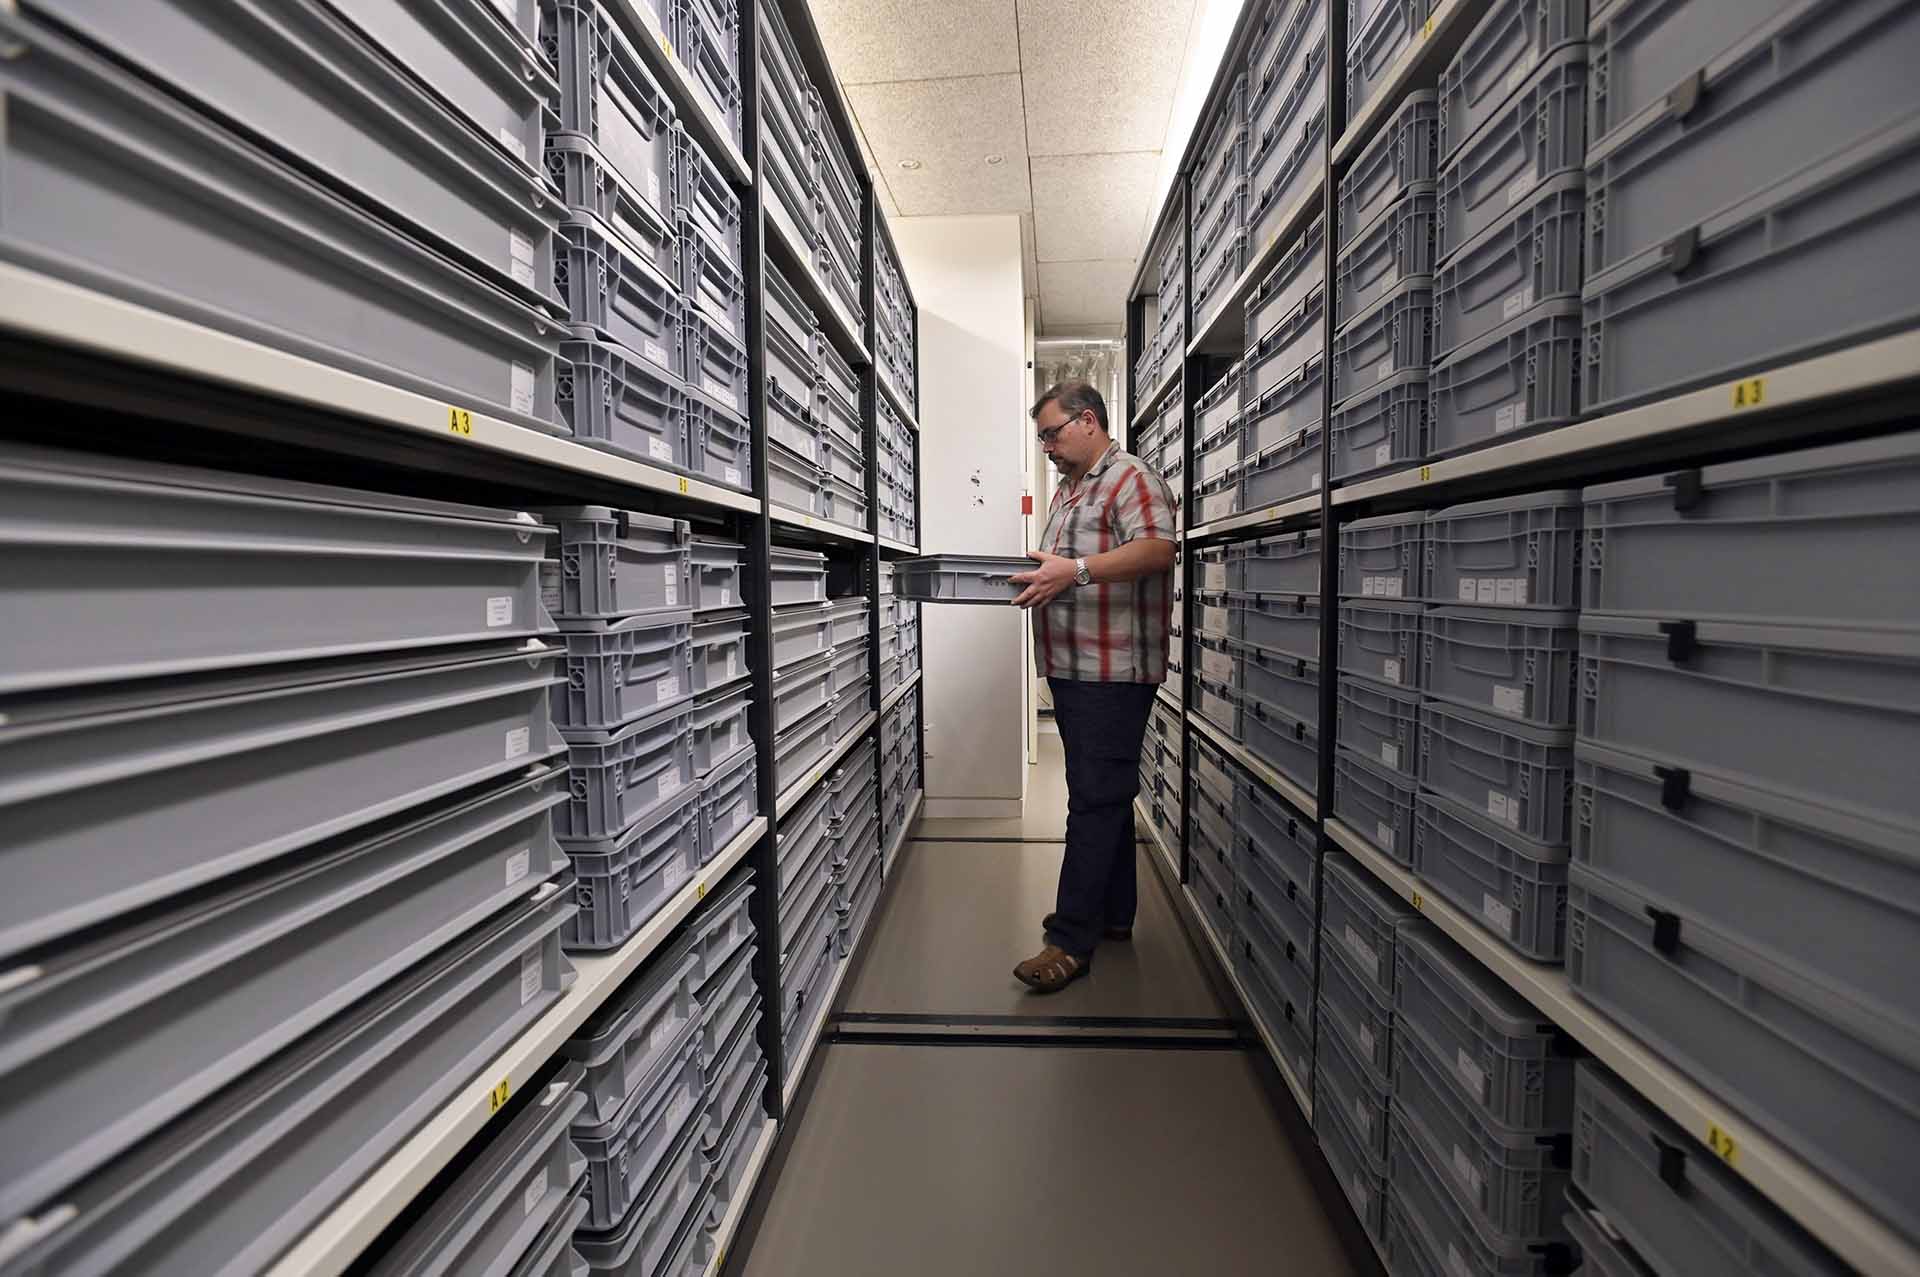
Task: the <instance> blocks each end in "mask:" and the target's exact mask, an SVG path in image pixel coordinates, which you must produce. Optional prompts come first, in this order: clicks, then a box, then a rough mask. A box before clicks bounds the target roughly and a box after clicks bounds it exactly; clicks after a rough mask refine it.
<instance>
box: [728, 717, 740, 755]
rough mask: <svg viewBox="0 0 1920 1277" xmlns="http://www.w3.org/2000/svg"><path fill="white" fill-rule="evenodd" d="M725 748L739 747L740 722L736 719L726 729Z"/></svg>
mask: <svg viewBox="0 0 1920 1277" xmlns="http://www.w3.org/2000/svg"><path fill="white" fill-rule="evenodd" d="M727 748H729V749H739V748H740V724H739V722H738V721H737V720H736V721H735V722H734V724H733V726H731V727H729V728H728V729H727Z"/></svg>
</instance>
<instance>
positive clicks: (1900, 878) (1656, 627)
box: [1567, 433, 1920, 1238]
mask: <svg viewBox="0 0 1920 1277" xmlns="http://www.w3.org/2000/svg"><path fill="white" fill-rule="evenodd" d="M1581 497H1582V499H1583V501H1584V509H1585V524H1586V536H1587V553H1586V562H1585V566H1584V568H1583V580H1584V609H1583V611H1582V612H1581V614H1580V633H1579V643H1580V682H1579V702H1578V710H1579V736H1578V742H1577V745H1576V750H1575V767H1576V775H1577V797H1576V801H1575V811H1576V813H1577V816H1578V819H1577V823H1576V826H1575V829H1574V867H1573V872H1572V877H1571V884H1570V887H1569V908H1570V912H1571V914H1572V922H1571V926H1570V929H1569V933H1570V941H1569V948H1568V954H1567V964H1568V974H1569V976H1570V978H1571V981H1572V984H1573V987H1574V990H1575V992H1576V993H1578V994H1579V995H1580V996H1582V997H1583V998H1585V999H1587V1000H1588V1001H1590V1002H1591V1003H1593V1005H1595V1006H1596V1007H1598V1008H1599V1009H1600V1010H1602V1011H1603V1012H1605V1013H1606V1014H1607V1015H1608V1016H1609V1017H1611V1018H1612V1019H1614V1020H1615V1021H1617V1022H1618V1023H1619V1024H1621V1025H1623V1026H1624V1027H1625V1028H1626V1029H1627V1030H1628V1031H1630V1032H1631V1033H1633V1034H1635V1035H1637V1036H1638V1037H1640V1038H1641V1039H1642V1040H1643V1041H1645V1042H1646V1043H1647V1045H1648V1046H1649V1047H1651V1048H1652V1049H1653V1050H1654V1051H1656V1052H1658V1053H1659V1054H1660V1055H1662V1056H1664V1057H1665V1058H1666V1059H1667V1060H1669V1061H1670V1062H1671V1063H1672V1064H1673V1066H1674V1067H1675V1068H1676V1069H1678V1070H1679V1071H1681V1072H1682V1073H1683V1074H1684V1075H1685V1076H1687V1077H1690V1078H1692V1079H1694V1080H1695V1081H1696V1082H1697V1083H1698V1084H1699V1085H1700V1086H1701V1087H1702V1088H1703V1089H1704V1090H1706V1091H1707V1092H1708V1093H1709V1094H1711V1095H1712V1096H1713V1097H1714V1098H1715V1099H1716V1100H1717V1101H1718V1102H1719V1103H1721V1104H1723V1105H1725V1106H1726V1107H1727V1109H1728V1110H1729V1111H1732V1112H1737V1113H1739V1114H1740V1115H1741V1116H1742V1117H1743V1118H1744V1119H1745V1120H1746V1121H1748V1122H1750V1123H1751V1124H1752V1125H1753V1126H1754V1127H1755V1128H1756V1129H1758V1130H1761V1131H1765V1132H1766V1133H1767V1134H1768V1135H1770V1136H1771V1137H1772V1138H1773V1139H1775V1140H1777V1141H1779V1142H1780V1143H1781V1144H1783V1145H1785V1146H1787V1147H1790V1148H1793V1149H1794V1150H1796V1151H1797V1152H1798V1153H1799V1155H1800V1156H1802V1157H1804V1158H1805V1159H1806V1160H1807V1162H1808V1163H1810V1164H1811V1165H1812V1166H1813V1167H1814V1168H1815V1169H1816V1170H1818V1171H1820V1172H1821V1173H1823V1174H1825V1175H1827V1176H1829V1177H1831V1178H1832V1180H1833V1181H1834V1183H1836V1184H1838V1185H1839V1186H1841V1187H1842V1188H1844V1189H1846V1190H1847V1191H1849V1192H1851V1193H1853V1194H1855V1195H1856V1196H1857V1197H1858V1198H1859V1200H1860V1201H1861V1202H1862V1203H1864V1204H1865V1205H1866V1206H1867V1207H1868V1209H1870V1210H1872V1211H1874V1212H1875V1213H1877V1214H1878V1215H1880V1216H1881V1217H1882V1218H1884V1219H1885V1220H1886V1221H1887V1222H1888V1223H1889V1224H1891V1225H1892V1226H1893V1227H1894V1228H1895V1229H1897V1230H1898V1231H1899V1232H1901V1233H1902V1234H1903V1235H1905V1236H1907V1237H1909V1238H1920V1206H1916V1203H1915V1199H1914V1195H1913V1194H1912V1192H1911V1191H1908V1187H1907V1186H1909V1185H1910V1183H1911V1176H1908V1175H1906V1174H1905V1172H1903V1171H1902V1170H1901V1169H1900V1156H1901V1153H1900V1150H1901V1149H1902V1148H1903V1147H1905V1144H1906V1140H1907V1138H1908V1137H1909V1136H1911V1135H1912V1134H1914V1129H1915V1119H1914V1115H1913V1112H1912V1110H1911V1107H1910V1106H1908V1105H1906V1104H1904V1103H1903V1102H1901V1101H1900V1100H1899V1099H1898V1098H1897V1097H1900V1096H1908V1095H1912V1094H1914V1093H1915V1092H1916V1088H1920V1047H1917V1046H1916V1043H1920V999H1916V997H1915V995H1914V990H1913V987H1912V982H1911V980H1910V979H1909V978H1908V975H1907V973H1906V972H1905V971H1904V970H1903V964H1901V963H1899V962H1893V963H1891V964H1889V963H1888V962H1887V961H1886V960H1885V959H1886V958H1887V955H1890V954H1893V953H1897V952H1901V951H1902V946H1903V945H1904V946H1907V947H1909V948H1910V942H1911V938H1912V936H1913V934H1914V926H1915V921H1916V911H1915V906H1914V899H1915V885H1916V882H1917V881H1920V875H1916V870H1915V866H1914V860H1913V856H1912V847H1913V830H1914V827H1915V824H1916V821H1920V801H1916V797H1915V792H1914V787H1913V785H1912V783H1911V779H1912V778H1911V770H1912V769H1911V768H1910V767H1909V766H1908V765H1907V760H1908V759H1909V758H1910V756H1911V752H1912V751H1911V745H1912V742H1913V741H1914V740H1915V739H1916V731H1917V730H1920V712H1917V711H1916V705H1920V619H1917V616H1916V609H1915V606H1914V600H1915V592H1914V590H1913V589H1912V588H1911V584H1912V582H1911V577H1912V570H1911V565H1912V563H1913V562H1914V561H1915V560H1914V554H1915V548H1916V546H1920V434H1914V433H1906V434H1899V435H1892V436H1886V437H1882V438H1878V439H1872V440H1866V441H1861V442H1855V443H1845V444H1838V445H1832V446H1828V447H1822V448H1816V449H1810V450H1803V451H1798V452H1791V453H1784V454H1776V455H1772V456H1765V457H1760V458H1757V459H1753V460H1748V461H1738V462H1729V463H1724V464H1719V465H1712V466H1707V467H1705V468H1703V469H1699V470H1683V471H1678V472H1675V473H1671V474H1666V475H1655V476H1650V477H1648V478H1645V479H1635V480H1626V481H1622V482H1619V483H1611V484H1604V485H1601V486H1598V487H1592V488H1588V489H1586V491H1585V492H1584V493H1582V494H1581ZM1865 563H1887V564H1898V565H1901V566H1900V567H1898V568H1897V569H1895V570H1894V575H1895V577H1896V578H1900V577H1902V576H1903V575H1904V578H1905V579H1904V581H1903V583H1902V584H1900V585H1899V586H1897V587H1896V588H1891V589H1888V588H1882V584H1883V583H1884V582H1885V581H1886V580H1887V578H1886V577H1885V575H1884V574H1883V573H1881V572H1879V571H1875V570H1866V571H1856V570H1854V568H1852V567H1848V566H1845V565H1859V564H1865ZM1729 987H1738V988H1741V989H1743V990H1746V991H1747V992H1746V993H1745V994H1744V995H1743V996H1742V997H1741V998H1739V999H1738V1000H1737V1001H1733V1002H1729V1001H1728V1000H1727V999H1726V997H1725V994H1724V993H1723V990H1724V989H1726V988H1729Z"/></svg>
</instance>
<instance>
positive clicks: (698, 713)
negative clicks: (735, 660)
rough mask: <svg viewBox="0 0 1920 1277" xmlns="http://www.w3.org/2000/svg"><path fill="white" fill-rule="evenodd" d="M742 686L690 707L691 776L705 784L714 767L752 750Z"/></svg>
mask: <svg viewBox="0 0 1920 1277" xmlns="http://www.w3.org/2000/svg"><path fill="white" fill-rule="evenodd" d="M750 690H751V689H750V688H749V687H748V686H747V685H746V684H744V683H741V684H736V685H735V686H734V687H732V688H730V689H728V690H725V691H718V692H709V693H707V694H706V695H705V696H702V697H701V698H700V699H699V701H698V702H696V703H695V704H694V707H693V773H694V775H695V776H696V777H698V778H700V779H701V780H703V781H704V780H705V779H706V777H707V776H708V774H709V773H711V772H712V771H713V769H714V768H715V767H718V766H721V765H723V764H725V763H727V762H729V761H730V760H731V759H732V758H733V756H734V754H735V753H737V752H738V751H739V750H742V749H752V748H753V735H752V733H751V732H750V731H749V730H748V728H747V704H748V696H747V693H748V692H749V691H750Z"/></svg>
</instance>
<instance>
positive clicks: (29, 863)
mask: <svg viewBox="0 0 1920 1277" xmlns="http://www.w3.org/2000/svg"><path fill="white" fill-rule="evenodd" d="M558 661H559V652H558V650H557V649H554V648H549V647H545V646H543V645H540V644H538V643H534V644H533V645H532V646H531V647H529V646H525V645H521V644H516V643H512V642H507V643H503V644H500V645H497V646H487V647H482V648H479V649H474V648H471V647H468V648H462V649H459V650H458V651H457V652H453V653H449V652H444V651H442V652H433V653H423V654H401V655H397V656H396V655H392V654H388V655H385V656H374V657H364V658H353V659H349V660H343V661H339V662H335V663H332V664H330V665H327V666H324V667H320V668H319V669H318V670H315V669H313V668H310V667H290V669H289V671H288V672H284V673H280V674H274V673H272V672H267V673H260V674H256V673H251V672H244V673H235V674H230V675H207V676H201V677H199V678H196V679H194V680H191V681H182V680H175V681H172V682H170V683H168V684H166V685H164V686H147V687H142V688H135V689H128V688H125V687H121V686H114V685H110V686H109V687H108V688H107V689H105V690H102V691H89V692H80V693H69V694H67V695H65V696H64V697H63V698H62V700H61V701H60V703H59V704H58V706H57V711H58V712H57V713H51V714H43V713H38V712H36V713H29V712H27V711H26V709H25V707H24V706H19V705H16V706H12V707H10V708H11V710H12V717H11V718H10V719H9V721H8V722H7V723H5V724H0V763H3V764H4V765H3V766H0V774H4V775H5V776H6V777H7V784H6V786H5V788H4V790H0V829H4V830H5V836H4V837H0V867H3V868H0V872H3V873H4V876H5V877H6V879H7V882H8V890H7V891H6V893H5V894H4V896H3V897H0V953H15V952H18V951H20V950H22V949H26V948H31V947H35V946H38V945H42V944H45V943H46V942H48V941H50V940H53V939H56V938H58V937H60V936H63V935H66V934H69V933H71V932H73V931H77V930H79V929H82V928H85V927H89V926H93V925H96V924H98V923H100V922H103V921H105V920H107V919H110V918H113V917H116V916H119V915H121V914H123V913H126V912H129V911H131V910H135V909H143V908H146V907H149V906H151V905H153V904H154V903H156V902H157V901H160V900H163V899H166V898H167V897H169V896H173V895H176V894H178V893H180V892H183V891H186V890H188V889H190V888H193V887H197V886H200V885H202V884H204V883H207V882H210V881H212V880H214V879H216V878H220V877H223V876H225V875H227V874H231V873H235V872H238V871H239V870H242V869H245V868H248V867H250V866H254V865H259V864H263V863H265V862H267V861H269V860H272V859H273V858H275V857H278V856H282V855H286V854H288V853H291V852H294V851H298V850H300V849H301V848H304V847H310V846H313V845H315V844H317V843H320V842H321V841H323V840H325V839H328V838H332V837H334V836H336V835H339V834H344V833H347V832H349V831H352V830H355V829H358V828H362V827H364V826H366V825H368V824H370V823H371V822H373V821H376V820H381V819H384V818H385V817H388V816H391V815H395V814H397V813H399V812H402V811H405V810H407V809H409V808H414V807H417V806H419V805H420V804H422V803H425V802H428V801H430V800H432V799H435V798H439V797H442V796H444V795H447V794H451V793H454V792H457V791H459V790H462V789H467V788H470V787H472V786H475V785H479V784H482V783H484V782H487V781H492V780H496V779H499V778H504V777H506V776H509V775H514V774H519V773H523V772H525V771H526V770H527V769H528V768H529V767H533V766H536V765H538V764H540V763H542V762H544V761H546V760H548V759H551V758H553V757H555V756H556V755H557V754H558V752H559V750H560V748H561V742H560V738H559V736H558V734H557V733H556V732H555V731H554V729H553V725H552V721H551V719H550V718H549V711H548V696H549V692H550V689H551V688H552V686H553V685H554V683H555V682H556V681H557V680H558V678H559V674H558ZM102 785H110V787H111V790H112V794H113V801H112V802H111V803H105V804H103V803H101V802H99V801H98V798H99V796H100V794H101V793H102V792H103V790H102V788H101V786H102ZM183 796H187V797H185V798H183Z"/></svg>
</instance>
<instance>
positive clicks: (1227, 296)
mask: <svg viewBox="0 0 1920 1277" xmlns="http://www.w3.org/2000/svg"><path fill="white" fill-rule="evenodd" d="M1326 181H1327V179H1326V175H1325V174H1324V173H1323V174H1321V176H1320V180H1319V181H1317V182H1315V183H1314V184H1313V189H1311V190H1307V191H1302V192H1301V193H1300V195H1299V197H1298V198H1297V199H1295V200H1294V202H1293V207H1291V208H1289V209H1288V210H1287V211H1286V214H1285V215H1284V216H1283V217H1281V219H1280V225H1278V226H1276V227H1275V228H1274V231H1273V234H1271V235H1269V236H1267V242H1266V243H1265V244H1263V245H1261V246H1260V247H1259V248H1258V249H1253V250H1250V251H1249V252H1248V253H1247V264H1246V267H1245V269H1243V270H1242V271H1241V272H1240V274H1239V275H1238V276H1236V277H1235V279H1234V281H1233V283H1232V284H1230V285H1229V286H1228V287H1227V290H1226V291H1225V292H1224V293H1222V294H1221V295H1220V296H1218V297H1211V298H1208V301H1209V302H1211V303H1212V305H1213V308H1214V309H1213V311H1212V313H1210V314H1209V315H1208V316H1207V322H1206V323H1204V324H1200V325H1198V328H1199V331H1198V332H1196V333H1195V334H1194V335H1193V338H1192V340H1190V341H1189V342H1187V355H1188V356H1189V357H1191V356H1193V355H1197V354H1199V353H1201V347H1203V346H1204V345H1206V343H1207V340H1208V339H1209V338H1210V337H1212V336H1213V335H1214V332H1213V326H1214V325H1215V324H1216V323H1218V322H1219V320H1220V317H1221V316H1222V315H1224V314H1226V313H1227V311H1228V310H1230V309H1232V308H1233V307H1234V306H1235V305H1237V304H1243V303H1244V302H1245V301H1246V298H1247V290H1248V289H1250V288H1252V287H1253V284H1254V281H1255V280H1256V279H1258V278H1259V277H1260V276H1261V275H1262V274H1263V273H1265V272H1266V271H1267V270H1268V269H1269V268H1270V267H1271V266H1272V265H1273V263H1272V262H1271V261H1270V260H1269V259H1270V258H1271V257H1272V256H1273V253H1274V250H1275V249H1277V248H1279V247H1280V246H1281V245H1282V244H1284V243H1287V242H1289V241H1291V240H1292V239H1293V238H1294V236H1295V234H1296V233H1297V232H1298V231H1299V230H1300V228H1301V227H1302V226H1304V225H1305V221H1304V219H1305V218H1306V216H1307V214H1308V211H1309V210H1310V209H1311V208H1312V207H1314V206H1315V205H1318V204H1319V203H1320V202H1321V199H1322V198H1323V195H1322V192H1323V191H1324V189H1325V187H1326ZM1242 310H1243V312H1244V305H1242ZM1235 344H1236V345H1238V343H1235Z"/></svg>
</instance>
